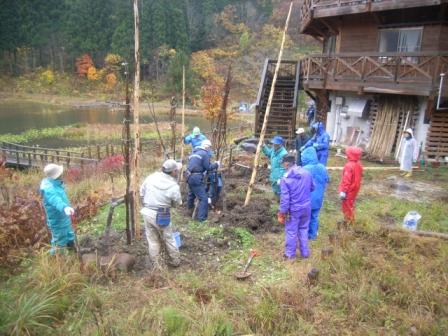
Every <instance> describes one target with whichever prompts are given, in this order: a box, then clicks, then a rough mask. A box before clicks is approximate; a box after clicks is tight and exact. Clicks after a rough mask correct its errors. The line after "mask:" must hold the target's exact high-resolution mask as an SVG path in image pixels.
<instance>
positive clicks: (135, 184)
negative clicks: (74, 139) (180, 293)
mask: <svg viewBox="0 0 448 336" xmlns="http://www.w3.org/2000/svg"><path fill="white" fill-rule="evenodd" d="M139 30H140V18H139V13H138V0H134V46H135V53H134V61H135V74H134V144H135V145H134V153H133V160H132V167H131V168H132V170H131V188H132V193H133V199H134V209H132V210H133V213H134V221H135V238H136V239H140V220H139V217H140V216H139V215H138V208H139V206H138V203H139V202H138V200H139V180H140V174H139V164H140V120H139V117H140V106H139V104H140V36H139Z"/></svg>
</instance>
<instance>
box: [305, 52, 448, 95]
mask: <svg viewBox="0 0 448 336" xmlns="http://www.w3.org/2000/svg"><path fill="white" fill-rule="evenodd" d="M446 71H448V51H447V52H434V53H429V52H426V53H400V54H393V53H368V54H359V53H358V54H352V53H347V54H333V55H310V56H308V57H306V58H304V59H303V60H302V83H306V84H307V85H310V86H311V87H312V86H313V85H314V86H315V87H316V85H317V86H319V87H328V86H331V85H329V84H331V83H333V84H335V83H351V84H353V85H357V86H364V85H366V84H374V83H376V84H380V85H392V86H397V85H398V86H400V85H401V86H408V87H409V86H415V88H416V89H418V88H421V89H424V90H433V89H435V88H436V86H437V84H438V82H439V78H440V77H439V76H440V73H443V72H446Z"/></svg>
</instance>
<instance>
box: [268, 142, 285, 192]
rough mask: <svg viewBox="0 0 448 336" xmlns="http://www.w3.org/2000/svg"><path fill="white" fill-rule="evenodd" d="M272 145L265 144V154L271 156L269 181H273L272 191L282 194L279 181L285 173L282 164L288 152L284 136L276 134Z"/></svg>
mask: <svg viewBox="0 0 448 336" xmlns="http://www.w3.org/2000/svg"><path fill="white" fill-rule="evenodd" d="M271 144H272V147H268V146H266V145H264V146H263V149H262V150H263V154H264V155H265V156H267V157H268V158H269V161H270V165H271V173H270V174H269V182H271V187H272V191H273V192H274V194H275V195H277V196H280V186H279V181H280V179H281V178H282V176H283V174H284V173H285V169H284V168H283V166H282V158H283V157H284V156H285V155H287V154H288V152H287V150H286V148H285V147H284V141H283V138H282V137H281V136H279V135H276V136H275V137H273V138H272V140H271Z"/></svg>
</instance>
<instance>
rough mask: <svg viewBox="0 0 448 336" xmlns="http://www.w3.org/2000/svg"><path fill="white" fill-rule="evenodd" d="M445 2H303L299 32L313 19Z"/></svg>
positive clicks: (437, 0)
mask: <svg viewBox="0 0 448 336" xmlns="http://www.w3.org/2000/svg"><path fill="white" fill-rule="evenodd" d="M443 3H448V1H447V0H303V2H302V6H301V10H300V32H301V33H306V30H307V28H308V26H309V25H310V23H311V22H312V21H313V20H314V19H322V18H326V17H334V16H340V15H351V14H360V13H368V12H380V11H386V10H393V9H405V8H415V7H427V6H437V5H441V4H443Z"/></svg>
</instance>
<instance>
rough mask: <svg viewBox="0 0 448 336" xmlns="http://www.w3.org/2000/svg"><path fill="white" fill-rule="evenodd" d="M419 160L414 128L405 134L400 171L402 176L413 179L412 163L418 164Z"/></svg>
mask: <svg viewBox="0 0 448 336" xmlns="http://www.w3.org/2000/svg"><path fill="white" fill-rule="evenodd" d="M417 159H418V146H417V141H415V139H414V132H413V131H412V128H408V129H407V130H406V131H405V132H404V133H403V140H402V143H401V150H400V160H399V161H400V170H401V171H402V174H401V175H402V176H404V177H411V176H412V163H414V162H416V161H417Z"/></svg>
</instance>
